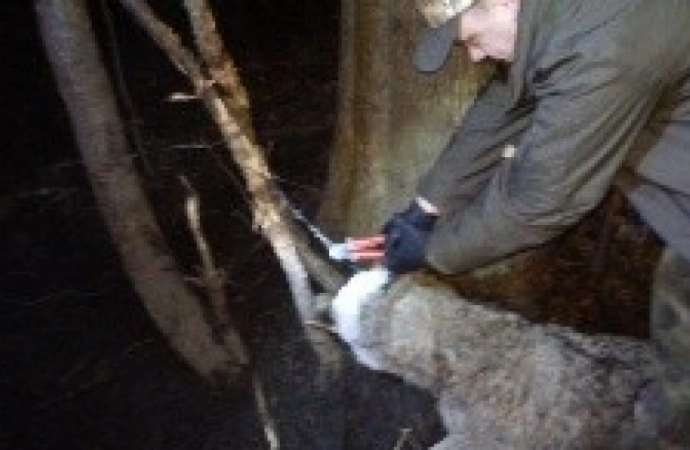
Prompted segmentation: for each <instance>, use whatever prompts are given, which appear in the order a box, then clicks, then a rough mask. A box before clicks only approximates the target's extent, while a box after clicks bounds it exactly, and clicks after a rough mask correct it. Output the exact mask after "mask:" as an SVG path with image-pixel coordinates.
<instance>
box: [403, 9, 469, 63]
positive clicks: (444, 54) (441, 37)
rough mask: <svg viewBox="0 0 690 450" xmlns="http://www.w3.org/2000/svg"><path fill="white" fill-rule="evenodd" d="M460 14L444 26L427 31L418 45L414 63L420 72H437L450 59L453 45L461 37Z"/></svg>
mask: <svg viewBox="0 0 690 450" xmlns="http://www.w3.org/2000/svg"><path fill="white" fill-rule="evenodd" d="M459 17H460V15H459V14H458V15H457V16H455V17H454V18H452V19H450V20H449V21H447V22H446V23H444V24H443V25H441V26H439V27H436V28H429V29H428V30H426V32H425V33H424V35H423V36H422V39H421V40H420V41H419V43H418V44H417V49H416V50H415V53H414V57H413V60H412V61H413V63H414V66H415V68H416V69H417V70H418V71H420V72H436V71H437V70H438V69H440V68H441V66H443V64H444V63H445V62H446V60H447V59H448V55H449V54H450V50H451V48H452V47H453V43H454V42H455V40H456V38H457V37H458V36H459V35H460V34H459V33H460V24H459V19H458V18H459Z"/></svg>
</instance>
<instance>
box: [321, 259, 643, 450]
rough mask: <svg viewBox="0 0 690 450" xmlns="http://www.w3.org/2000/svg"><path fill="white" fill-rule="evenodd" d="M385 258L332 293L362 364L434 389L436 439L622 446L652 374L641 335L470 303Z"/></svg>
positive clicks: (567, 448) (454, 444) (450, 443)
mask: <svg viewBox="0 0 690 450" xmlns="http://www.w3.org/2000/svg"><path fill="white" fill-rule="evenodd" d="M390 278H391V277H390V274H388V273H387V272H386V271H385V269H373V270H370V271H365V272H360V273H358V274H357V275H355V276H354V277H353V278H352V279H351V280H350V281H349V282H348V284H347V285H346V286H345V287H344V288H343V289H341V290H340V292H339V294H338V295H337V296H336V298H335V299H334V301H333V306H332V315H333V318H334V320H335V323H336V328H337V330H338V333H339V334H340V336H341V337H342V339H343V340H345V341H346V342H347V343H348V344H349V345H350V348H351V349H352V350H353V352H354V354H355V357H356V358H357V359H358V360H359V361H360V363H362V364H364V365H366V366H368V367H370V368H372V369H375V370H381V371H386V372H390V373H393V374H397V375H399V376H400V377H402V378H403V379H405V380H407V381H409V382H411V383H414V384H416V385H418V386H421V387H423V388H426V389H428V390H430V391H431V392H433V393H434V394H435V395H436V396H437V397H438V399H439V409H440V413H441V416H442V417H443V420H444V424H445V426H446V429H447V432H448V436H447V437H446V438H445V439H444V440H443V441H442V442H440V443H438V444H437V445H436V446H434V447H433V449H434V450H451V449H452V450H461V449H471V450H501V449H506V450H507V449H516V450H518V449H519V450H523V449H524V450H528V449H529V450H535V449H563V450H571V449H573V450H574V449H617V448H628V445H629V443H626V439H630V437H629V436H631V433H630V432H631V430H632V425H633V421H634V420H639V419H640V418H639V417H638V418H637V419H636V418H635V415H636V414H637V415H639V413H640V412H639V411H637V412H636V408H635V404H636V401H637V400H638V398H639V397H640V395H641V394H642V393H643V392H644V391H645V390H647V389H649V388H650V386H651V385H653V384H654V382H653V381H652V375H651V362H652V358H651V346H650V344H649V343H647V342H644V341H640V340H635V339H631V338H625V337H616V336H607V335H594V336H588V335H583V334H579V333H576V332H574V331H572V330H570V329H567V328H564V327H560V326H556V325H539V324H534V323H530V322H528V321H526V320H525V319H523V318H521V317H520V316H518V315H516V314H513V313H510V312H502V311H496V310H493V309H490V308H487V307H485V306H481V305H477V304H472V303H470V302H469V301H467V300H465V299H462V298H459V297H458V296H457V294H455V293H454V292H453V291H452V290H451V289H449V288H448V287H445V286H442V285H440V284H438V283H435V282H433V281H430V280H426V283H425V280H424V279H420V278H412V277H403V278H401V279H399V280H397V281H394V282H392V283H391V284H390V286H389V283H390V281H391V279H390Z"/></svg>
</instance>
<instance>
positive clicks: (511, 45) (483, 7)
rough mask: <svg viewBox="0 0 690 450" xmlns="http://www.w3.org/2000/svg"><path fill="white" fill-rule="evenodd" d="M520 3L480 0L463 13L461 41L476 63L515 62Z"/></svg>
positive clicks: (460, 21)
mask: <svg viewBox="0 0 690 450" xmlns="http://www.w3.org/2000/svg"><path fill="white" fill-rule="evenodd" d="M518 3H519V2H518V0H480V1H479V2H477V3H476V4H475V5H473V6H472V7H470V8H469V9H467V10H466V11H464V12H463V13H462V14H461V15H460V20H459V23H460V36H459V40H460V41H462V43H463V44H464V45H465V47H466V48H467V52H468V54H469V56H470V59H471V60H472V61H473V62H480V61H482V60H484V59H491V60H495V61H506V62H512V61H513V58H514V56H515V42H516V35H517V17H518V9H519V5H518Z"/></svg>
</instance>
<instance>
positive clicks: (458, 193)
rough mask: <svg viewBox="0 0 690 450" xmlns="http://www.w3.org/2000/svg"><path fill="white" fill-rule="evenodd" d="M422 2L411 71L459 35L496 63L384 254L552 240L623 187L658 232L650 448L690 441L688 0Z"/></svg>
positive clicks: (403, 268) (457, 267)
mask: <svg viewBox="0 0 690 450" xmlns="http://www.w3.org/2000/svg"><path fill="white" fill-rule="evenodd" d="M418 5H419V9H420V11H421V12H422V14H423V15H424V16H425V18H426V19H427V21H428V22H429V23H430V24H431V28H430V29H429V30H428V31H427V34H426V36H425V37H424V38H423V40H422V42H421V43H420V46H419V48H418V51H417V54H416V55H415V63H416V65H417V68H418V69H419V70H421V71H425V72H434V71H436V70H437V69H438V68H439V67H440V66H441V65H442V64H443V63H444V61H445V59H446V58H447V55H448V53H449V50H450V48H451V47H452V44H453V42H454V41H455V42H461V43H462V44H464V46H465V47H466V49H467V52H468V55H469V57H470V58H471V59H472V60H473V61H480V60H483V59H491V60H494V61H495V62H497V65H498V66H499V68H498V71H497V74H496V75H495V76H494V77H493V79H492V80H491V81H490V82H489V83H488V85H487V86H486V87H485V88H484V89H483V91H482V92H481V93H480V95H479V96H478V98H477V100H476V102H475V104H474V105H473V107H472V108H470V110H469V111H468V113H467V115H466V116H465V118H464V120H463V123H462V125H461V127H460V128H459V129H458V131H457V132H456V133H455V135H454V136H453V138H452V140H451V142H450V143H449V144H448V146H447V148H446V149H445V151H444V152H443V153H442V155H441V156H440V158H439V160H438V162H437V163H436V164H435V165H434V167H433V168H432V169H431V170H430V172H429V173H428V174H427V175H426V176H425V177H424V178H423V179H422V181H421V183H420V186H419V189H418V197H417V198H416V200H415V201H413V202H412V204H411V206H410V207H409V208H408V209H407V210H406V211H404V212H402V213H399V214H396V215H394V216H393V218H392V219H391V220H390V221H389V222H388V224H387V225H386V227H385V229H384V232H385V234H386V241H385V257H384V263H385V264H386V265H387V266H388V267H389V268H391V269H392V270H393V271H394V272H398V273H403V272H407V271H411V270H415V269H417V268H421V267H422V266H424V265H429V266H431V267H432V268H434V269H436V270H438V271H440V272H445V273H457V272H461V271H465V270H470V269H474V268H478V267H480V266H483V265H486V264H488V263H491V262H494V261H496V260H499V259H501V258H504V257H506V256H508V255H511V254H513V253H515V252H518V251H521V250H525V249H527V248H529V247H532V246H536V245H539V244H542V243H544V242H546V241H547V240H549V239H551V238H553V237H555V236H557V235H559V234H560V233H562V232H563V231H564V230H566V229H567V228H568V227H570V226H571V225H573V224H574V223H576V222H577V221H578V220H580V219H581V218H582V217H583V216H584V215H585V214H586V213H587V212H589V211H591V210H592V209H593V208H594V207H595V206H597V205H598V204H599V203H600V202H601V200H602V198H603V197H604V195H605V193H606V192H607V190H608V189H609V187H610V186H612V185H613V184H614V183H615V184H617V185H618V186H619V187H620V188H621V189H622V190H623V191H624V193H625V194H626V196H627V198H628V199H629V201H630V202H631V203H632V204H633V205H634V206H635V207H636V209H637V210H638V211H639V213H640V214H641V216H642V217H643V218H644V219H645V220H646V221H647V222H648V223H649V224H650V226H651V227H652V228H653V229H654V230H655V231H656V232H657V233H658V234H659V235H660V236H661V237H662V238H663V239H664V241H665V242H666V243H667V250H666V251H665V253H664V256H663V258H662V261H661V263H660V267H659V269H658V273H657V277H656V283H655V287H654V295H653V307H652V310H653V313H652V335H653V338H654V340H655V343H656V344H658V346H659V350H660V352H659V355H660V358H659V360H660V363H661V364H660V365H659V368H660V380H661V381H662V382H661V386H662V389H661V392H660V393H658V395H657V394H653V395H649V394H648V395H646V397H647V399H646V400H645V401H646V402H647V403H648V404H647V403H645V405H643V408H642V409H641V410H640V411H638V413H639V414H640V415H641V416H645V415H646V416H648V417H652V418H653V419H658V421H659V423H657V424H655V425H657V426H656V428H657V430H656V431H658V430H661V431H659V433H660V434H661V435H662V437H663V439H667V440H668V442H667V444H662V443H659V444H656V445H657V446H659V448H690V437H688V435H687V433H690V420H689V419H688V415H690V262H689V261H690V32H689V31H688V30H690V2H688V1H687V0H418ZM654 411H657V412H658V411H662V413H661V414H655V413H654ZM684 420H685V422H684ZM656 431H655V432H656ZM684 433H685V435H684ZM653 439H654V438H653ZM659 442H662V441H659ZM670 442H674V443H675V445H676V447H673V446H671V444H670ZM645 445H646V444H645ZM646 448H649V447H646Z"/></svg>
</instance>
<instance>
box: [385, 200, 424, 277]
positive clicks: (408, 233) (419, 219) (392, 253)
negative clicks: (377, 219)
mask: <svg viewBox="0 0 690 450" xmlns="http://www.w3.org/2000/svg"><path fill="white" fill-rule="evenodd" d="M425 206H426V205H425ZM428 211H429V210H428V209H427V208H423V207H422V206H421V205H420V203H419V201H418V200H417V201H414V202H412V203H411V204H410V206H409V207H408V208H407V209H406V210H405V211H403V212H401V213H397V214H394V215H393V217H392V218H391V219H390V220H389V221H388V223H386V225H385V226H384V228H383V232H384V234H385V236H386V240H385V243H384V249H385V256H384V258H383V265H384V266H386V267H388V269H390V270H391V271H392V272H394V273H397V274H402V273H407V272H412V271H414V270H417V269H421V268H422V267H424V266H425V265H426V260H425V257H424V254H425V251H426V243H427V241H428V239H429V235H430V234H431V230H432V229H433V228H434V224H435V223H436V219H437V217H438V216H437V215H436V214H433V213H430V212H428Z"/></svg>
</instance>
